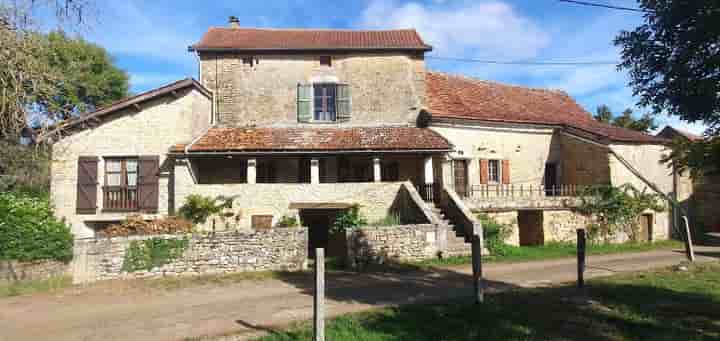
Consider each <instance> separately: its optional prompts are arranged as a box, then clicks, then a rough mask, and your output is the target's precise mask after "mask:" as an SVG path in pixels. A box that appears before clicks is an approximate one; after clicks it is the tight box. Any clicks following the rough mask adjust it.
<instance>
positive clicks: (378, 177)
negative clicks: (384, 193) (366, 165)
mask: <svg viewBox="0 0 720 341" xmlns="http://www.w3.org/2000/svg"><path fill="white" fill-rule="evenodd" d="M373 180H374V181H375V182H380V181H382V167H380V158H379V157H375V158H373Z"/></svg>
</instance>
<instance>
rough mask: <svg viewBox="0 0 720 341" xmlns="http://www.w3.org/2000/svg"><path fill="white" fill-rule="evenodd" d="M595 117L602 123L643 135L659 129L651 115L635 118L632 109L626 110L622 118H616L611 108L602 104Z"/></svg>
mask: <svg viewBox="0 0 720 341" xmlns="http://www.w3.org/2000/svg"><path fill="white" fill-rule="evenodd" d="M593 117H594V118H595V120H597V121H600V122H604V123H608V124H612V125H614V126H616V127H621V128H626V129H632V130H636V131H640V132H643V133H649V132H650V131H652V130H655V129H657V123H656V122H655V119H654V118H653V117H652V116H651V115H650V114H644V115H642V117H640V118H635V117H634V116H633V111H632V109H629V108H628V109H625V111H623V112H622V114H621V115H620V116H614V115H613V113H612V111H610V107H608V106H607V105H605V104H602V105H599V106H598V107H597V111H596V114H595V115H593Z"/></svg>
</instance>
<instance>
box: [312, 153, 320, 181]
mask: <svg viewBox="0 0 720 341" xmlns="http://www.w3.org/2000/svg"><path fill="white" fill-rule="evenodd" d="M310 183H311V184H319V183H320V160H318V159H311V160H310Z"/></svg>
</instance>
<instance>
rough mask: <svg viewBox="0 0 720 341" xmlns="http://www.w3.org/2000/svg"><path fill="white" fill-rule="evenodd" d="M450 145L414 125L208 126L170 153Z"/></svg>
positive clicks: (438, 147) (447, 147)
mask: <svg viewBox="0 0 720 341" xmlns="http://www.w3.org/2000/svg"><path fill="white" fill-rule="evenodd" d="M451 148H452V146H451V145H450V143H449V142H448V140H446V139H445V138H444V137H442V136H441V135H440V134H438V133H436V132H434V131H432V130H430V129H424V128H414V127H391V126H386V127H352V128H314V127H297V128H271V127H262V128H254V127H253V128H241V127H228V128H219V127H218V128H211V129H210V130H208V132H207V133H205V134H204V135H203V136H202V137H200V138H199V139H198V140H197V141H195V142H194V143H192V144H190V145H189V147H188V145H184V144H179V145H175V146H173V147H172V148H171V152H175V153H181V152H185V149H187V151H188V152H190V153H191V154H192V153H193V152H294V151H303V152H313V151H314V152H334V151H368V152H371V151H417V150H427V151H433V150H437V151H447V150H450V149H451Z"/></svg>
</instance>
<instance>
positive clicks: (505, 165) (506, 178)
mask: <svg viewBox="0 0 720 341" xmlns="http://www.w3.org/2000/svg"><path fill="white" fill-rule="evenodd" d="M502 183H503V184H509V183H510V160H502Z"/></svg>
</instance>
